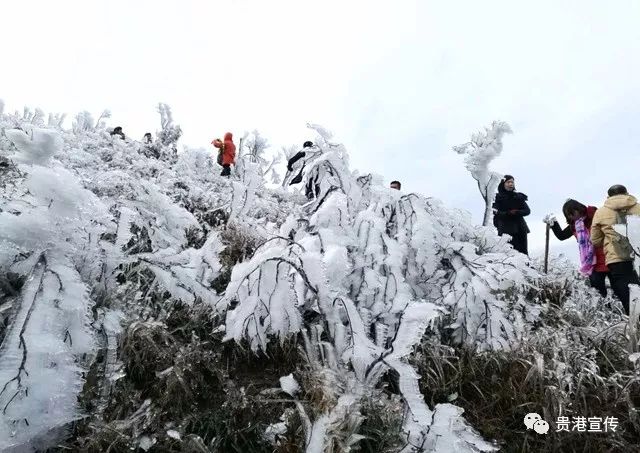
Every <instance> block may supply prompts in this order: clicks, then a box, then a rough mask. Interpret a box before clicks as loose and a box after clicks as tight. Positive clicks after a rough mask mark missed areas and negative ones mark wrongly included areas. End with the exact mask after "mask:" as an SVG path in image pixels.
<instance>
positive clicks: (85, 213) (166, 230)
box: [0, 105, 287, 449]
mask: <svg viewBox="0 0 640 453" xmlns="http://www.w3.org/2000/svg"><path fill="white" fill-rule="evenodd" d="M38 112H39V111H36V113H34V114H25V115H23V116H22V117H21V116H17V115H2V116H0V130H1V131H2V137H1V139H0V181H1V182H0V184H1V186H2V191H1V192H0V244H1V246H0V271H2V273H3V275H4V274H6V275H17V276H19V278H20V279H22V280H26V282H25V283H24V285H23V286H22V289H21V290H20V291H19V292H18V293H14V292H12V293H9V294H7V296H6V297H5V295H4V289H3V294H2V295H1V297H0V309H1V310H0V311H1V313H2V319H3V321H4V322H5V323H8V326H7V327H6V329H3V337H2V338H3V342H2V347H1V348H0V406H1V407H0V411H1V412H2V417H0V449H4V448H6V447H8V446H12V445H20V444H21V443H23V442H24V441H26V440H29V439H34V438H36V437H38V436H40V435H44V434H45V433H47V432H49V431H52V430H55V429H56V428H58V427H60V426H64V425H65V424H67V423H68V422H70V421H72V420H74V419H76V418H77V417H78V416H79V411H78V409H77V407H76V404H77V403H76V401H77V395H78V393H79V391H80V389H81V388H82V386H83V384H84V381H83V379H82V376H83V373H84V372H85V371H86V370H87V367H88V366H89V365H90V364H91V363H92V361H93V359H94V357H95V352H96V346H99V347H100V348H103V347H104V348H106V349H107V350H111V351H114V348H116V347H117V337H115V336H114V335H117V332H119V330H120V327H119V326H117V324H118V322H119V321H118V322H115V321H114V319H117V320H122V321H123V322H127V323H128V322H131V320H132V319H136V317H144V318H147V317H149V316H157V315H158V313H159V312H162V311H163V310H164V307H163V304H166V303H169V302H171V300H175V301H177V300H179V301H181V302H183V303H186V304H191V303H193V302H194V301H202V302H205V303H209V304H214V303H215V302H216V301H217V299H218V297H219V296H218V295H217V293H216V291H215V290H213V288H212V284H213V282H214V281H215V280H216V278H218V276H219V273H220V270H221V263H220V261H219V257H218V253H219V252H221V251H222V250H223V249H224V247H225V246H224V244H223V242H222V240H221V238H220V235H219V231H220V228H222V227H224V224H221V222H224V221H225V220H228V213H227V214H225V212H226V211H229V208H230V207H231V205H232V204H234V205H235V206H236V207H237V209H238V210H240V211H241V213H240V215H236V221H237V222H240V223H242V224H245V225H246V226H247V227H248V228H249V229H251V230H252V231H253V232H254V233H255V234H256V235H257V236H258V237H259V236H260V235H266V234H267V233H266V232H267V231H268V230H269V229H271V225H277V224H278V223H282V221H283V220H284V216H283V215H282V214H281V213H280V212H279V211H278V210H277V209H275V208H276V207H278V205H279V204H280V203H282V206H283V207H285V208H286V206H287V201H284V200H283V199H282V197H281V196H278V195H271V194H267V195H264V194H262V193H259V194H257V195H255V196H254V197H253V198H252V199H251V200H240V201H238V202H234V193H235V190H234V187H235V186H234V184H238V183H237V182H232V183H230V182H228V181H224V180H221V179H220V178H219V177H218V176H217V175H216V171H215V169H214V168H213V165H214V164H213V163H212V157H211V155H210V154H209V153H205V152H203V151H199V150H188V151H186V152H184V153H182V154H180V156H178V155H177V153H176V141H177V139H178V137H179V135H180V128H179V126H176V125H174V124H173V120H172V118H171V114H170V109H169V108H168V106H164V105H161V107H160V113H161V118H162V124H161V126H162V130H163V133H161V134H159V135H160V138H159V140H158V141H157V142H156V143H154V144H152V145H151V146H154V147H156V150H158V152H157V153H155V155H153V154H152V153H149V152H148V150H149V147H148V145H144V144H142V143H139V142H135V141H131V140H129V139H127V140H126V141H123V140H119V139H113V138H112V137H111V136H110V135H109V134H108V132H106V131H104V130H103V125H102V124H100V123H101V122H102V120H103V119H106V118H108V117H109V115H102V117H101V119H100V120H99V123H98V124H96V122H94V120H93V118H92V116H91V115H90V114H88V113H86V112H84V113H82V114H80V115H78V116H77V119H76V121H75V123H74V125H73V128H72V129H71V130H62V129H60V126H61V121H62V116H61V115H58V116H52V117H51V118H52V120H51V121H50V127H49V128H42V126H44V122H43V121H40V119H41V118H43V114H39V113H38ZM245 212H246V213H249V214H251V217H250V218H245V217H243V216H242V214H243V213H245ZM220 213H221V214H220ZM113 313H125V314H126V315H124V317H121V316H115V317H114V315H113ZM110 354H111V353H110ZM111 365H113V367H112V368H113V369H107V370H105V371H104V376H103V377H104V386H106V387H107V388H108V386H109V385H110V384H109V382H110V380H109V379H110V377H111V375H115V374H114V373H115V368H117V363H110V366H111ZM103 394H104V395H108V394H109V392H108V391H106V392H103Z"/></svg>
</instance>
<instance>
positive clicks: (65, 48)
mask: <svg viewBox="0 0 640 453" xmlns="http://www.w3.org/2000/svg"><path fill="white" fill-rule="evenodd" d="M639 23H640V2H639V1H634V0H627V1H625V0H616V1H615V2H604V1H602V0H595V1H568V0H566V1H562V2H559V1H535V2H533V1H527V2H524V1H491V0H483V1H445V0H441V1H426V0H416V1H411V0H395V1H384V2H383V1H375V0H367V1H361V0H357V1H349V0H342V1H334V0H323V1H318V0H316V1H305V0H295V1H279V0H270V1H267V0H229V1H223V0H216V1H208V2H205V1H194V0H192V1H187V0H183V1H140V0H136V1H135V2H134V1H121V0H111V1H108V2H107V1H87V0H84V1H70V0H60V1H55V2H53V1H50V0H48V1H44V0H43V1H28V0H22V1H20V2H3V4H2V36H3V45H2V55H1V56H0V58H1V61H2V64H1V65H0V98H3V99H4V100H5V101H6V103H7V109H8V110H10V111H13V110H16V109H20V110H21V109H22V107H23V106H25V105H26V106H30V107H40V108H42V109H43V110H45V111H47V112H49V111H60V112H67V113H68V114H69V116H70V117H72V116H73V115H75V113H77V112H78V111H81V110H89V111H91V112H92V113H93V114H94V115H95V116H96V117H97V116H98V115H99V113H100V112H101V111H102V110H103V109H105V108H108V109H110V110H111V111H112V114H113V117H112V119H111V120H110V124H111V125H112V126H115V125H122V126H123V127H124V130H125V133H128V134H129V135H131V136H133V137H134V138H138V137H141V136H142V135H143V134H144V132H146V131H155V130H156V129H157V128H158V126H159V118H158V115H157V113H156V111H155V106H156V105H157V103H158V102H159V101H162V102H166V103H168V104H170V105H171V106H172V108H173V111H174V118H175V120H176V122H177V123H178V124H180V125H181V126H182V128H183V130H184V132H185V135H184V140H183V141H184V143H185V144H186V145H189V146H194V147H207V146H209V142H210V141H211V139H212V138H213V137H215V136H219V135H221V133H223V132H224V131H226V130H231V131H233V132H235V133H236V135H240V134H241V133H242V132H243V131H245V130H252V129H254V128H257V129H258V130H260V131H261V132H262V133H263V135H265V136H266V137H267V138H268V139H269V140H270V142H271V143H272V144H273V145H278V146H279V145H290V144H298V145H299V144H301V143H302V141H304V140H306V139H308V138H311V135H310V131H308V130H307V129H306V128H305V124H306V122H315V123H319V124H322V125H324V126H325V127H327V128H328V129H330V130H332V131H334V133H335V135H336V139H337V140H340V141H342V142H343V143H345V144H346V145H347V148H348V149H349V150H350V152H351V164H352V168H358V169H359V170H360V171H361V172H369V171H372V172H375V173H378V174H381V175H383V176H384V177H385V179H386V181H387V182H388V181H390V180H392V179H400V180H401V181H402V182H403V189H405V190H406V191H417V192H421V193H423V194H426V195H432V196H436V197H438V198H441V199H443V200H444V201H445V202H446V203H447V204H448V205H450V206H456V207H461V208H465V209H468V210H470V211H471V212H472V213H473V215H474V218H475V219H477V220H478V221H480V220H481V216H482V207H483V206H482V202H481V199H480V196H479V194H478V193H477V189H476V187H475V184H474V181H473V180H472V179H471V177H470V176H469V175H468V173H467V172H466V170H465V169H464V167H463V164H462V157H461V156H458V155H456V154H455V153H453V151H451V147H452V146H453V145H456V144H459V143H463V142H466V141H468V138H469V137H470V135H471V133H472V132H474V131H475V130H478V129H481V128H482V127H483V126H485V125H488V124H490V123H491V121H492V120H494V119H501V120H505V121H507V122H509V123H510V124H511V126H512V128H513V129H514V135H513V136H509V137H507V138H506V140H505V150H504V153H503V156H502V157H501V158H500V159H499V160H498V161H497V162H496V163H495V164H494V166H493V168H494V169H495V170H496V171H498V172H501V173H510V174H513V175H515V176H516V184H517V187H518V190H521V191H523V192H525V193H527V194H528V195H529V199H530V206H531V208H532V215H531V216H530V217H529V218H528V219H527V220H528V222H529V224H530V227H531V229H532V234H531V235H530V244H531V245H532V247H531V248H532V249H533V250H534V252H535V251H540V250H541V249H542V247H543V243H544V232H543V231H544V228H543V225H542V223H541V218H542V217H543V216H544V214H546V213H547V212H550V211H554V212H556V213H559V212H560V208H561V206H562V203H563V202H564V200H565V199H566V198H567V197H573V198H576V199H578V200H579V201H582V202H585V203H589V204H595V205H600V204H601V203H602V201H603V200H604V198H605V193H606V189H607V188H608V187H609V186H610V185H612V184H614V183H623V184H626V185H627V186H628V187H629V189H630V191H631V192H632V193H636V194H639V195H640V181H638V177H637V174H638V168H639V164H640V155H639V154H638V151H639V147H640V132H639V130H638V124H639V123H640V102H639V101H640V58H639V56H640V27H639V26H638V24H639ZM69 123H70V121H68V122H67V125H69ZM576 250H577V247H576V244H575V242H574V241H567V242H565V243H564V244H563V245H560V244H559V243H558V242H557V241H556V240H555V239H552V251H554V252H560V251H564V252H568V254H570V255H572V256H575V254H576Z"/></svg>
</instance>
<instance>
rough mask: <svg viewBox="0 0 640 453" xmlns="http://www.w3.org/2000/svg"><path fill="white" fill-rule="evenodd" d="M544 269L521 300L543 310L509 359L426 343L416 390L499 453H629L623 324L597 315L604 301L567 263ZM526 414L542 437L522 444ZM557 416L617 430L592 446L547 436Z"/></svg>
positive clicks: (638, 424)
mask: <svg viewBox="0 0 640 453" xmlns="http://www.w3.org/2000/svg"><path fill="white" fill-rule="evenodd" d="M550 264H551V267H550V271H549V274H547V275H546V276H540V278H539V279H537V281H536V284H537V287H535V288H533V289H531V290H530V291H529V292H528V293H527V294H526V295H525V298H540V299H541V300H542V302H544V303H545V304H548V306H549V308H548V311H547V312H545V314H544V315H543V316H542V317H541V321H542V322H541V323H540V324H539V326H538V327H536V328H535V329H533V331H532V332H531V333H530V335H529V336H528V338H527V339H526V341H523V342H521V343H520V345H519V347H518V348H517V349H512V350H510V351H487V352H483V353H478V352H477V351H474V350H471V349H468V348H465V347H462V348H457V347H456V348H453V347H450V346H445V345H442V344H438V342H436V341H433V339H428V338H425V339H424V340H423V343H422V345H421V346H420V347H419V348H417V350H416V352H415V353H414V355H413V356H412V359H411V360H412V363H414V364H415V365H416V366H417V368H418V370H419V371H420V373H421V375H422V380H421V390H422V392H423V394H424V395H425V397H426V399H427V401H430V402H431V403H432V404H437V403H439V402H453V403H454V404H457V405H459V406H461V407H463V408H464V409H465V414H467V419H468V420H469V422H470V423H471V424H472V426H474V427H476V428H477V429H479V430H480V432H481V433H482V434H483V436H484V437H485V438H486V439H498V440H500V443H501V444H502V445H503V448H504V449H505V450H507V451H512V450H520V449H522V448H525V447H524V446H525V445H526V446H527V448H529V449H531V450H532V451H594V452H595V451H604V450H607V449H609V448H611V447H612V446H615V447H616V448H619V449H620V450H621V451H628V450H629V449H633V448H634V447H633V446H632V445H633V442H635V441H634V439H635V438H636V436H637V435H638V433H640V419H638V417H637V415H635V407H636V406H637V400H636V399H635V397H634V394H636V393H637V392H638V391H639V390H640V384H638V382H639V381H638V377H639V376H640V375H639V374H638V373H639V371H638V369H637V368H634V364H633V363H632V362H630V361H629V360H628V354H627V352H626V338H625V333H624V327H625V323H624V320H623V318H622V316H621V315H620V313H619V310H618V312H616V311H613V310H611V308H610V306H609V308H607V309H604V310H603V308H605V307H606V306H607V305H609V304H610V303H611V302H613V301H612V300H611V299H605V300H603V299H602V298H601V297H600V295H599V294H598V293H597V292H596V291H595V290H594V289H593V288H590V287H588V285H587V283H586V282H585V281H582V280H579V279H577V278H576V276H577V272H576V271H571V269H572V264H571V263H570V262H568V261H567V260H564V259H554V260H552V261H551V263H550ZM605 304H606V305H605ZM530 412H536V413H538V414H540V415H541V416H542V418H543V419H545V420H547V421H548V422H549V424H550V426H551V430H550V431H549V433H548V434H547V435H546V436H539V435H537V434H536V433H525V434H523V428H522V426H523V425H522V420H523V418H524V416H525V415H526V414H527V413H530ZM560 416H564V417H569V420H571V419H572V417H580V416H584V417H589V416H591V417H594V416H595V417H605V416H612V417H618V419H619V423H620V426H619V427H618V429H617V431H616V432H615V433H607V435H606V436H605V437H602V436H600V437H597V438H594V437H588V436H584V435H583V433H579V432H576V431H574V432H569V433H567V432H555V430H556V421H557V417H560Z"/></svg>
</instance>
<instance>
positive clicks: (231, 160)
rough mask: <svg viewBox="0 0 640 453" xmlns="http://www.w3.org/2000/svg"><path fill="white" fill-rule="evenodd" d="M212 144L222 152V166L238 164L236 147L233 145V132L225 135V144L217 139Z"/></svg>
mask: <svg viewBox="0 0 640 453" xmlns="http://www.w3.org/2000/svg"><path fill="white" fill-rule="evenodd" d="M211 144H212V145H213V146H215V147H216V148H218V149H221V150H222V165H232V164H235V163H236V145H234V143H233V135H232V134H231V132H227V133H226V134H224V142H222V141H220V140H219V139H215V140H214V141H212V142H211Z"/></svg>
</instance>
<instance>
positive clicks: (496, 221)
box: [493, 175, 531, 255]
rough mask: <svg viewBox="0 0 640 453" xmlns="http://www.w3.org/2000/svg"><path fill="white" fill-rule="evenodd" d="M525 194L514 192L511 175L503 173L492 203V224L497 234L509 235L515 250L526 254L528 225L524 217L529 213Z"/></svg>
mask: <svg viewBox="0 0 640 453" xmlns="http://www.w3.org/2000/svg"><path fill="white" fill-rule="evenodd" d="M527 199H528V198H527V196H526V195H525V194H523V193H521V192H516V185H515V180H514V178H513V176H511V175H505V176H504V178H502V181H501V182H500V184H499V185H498V193H497V194H496V199H495V201H494V203H493V214H494V215H493V225H494V226H495V227H496V228H497V229H498V235H499V236H502V235H503V234H508V235H509V236H511V240H510V241H509V243H510V244H511V245H512V246H513V248H514V249H515V250H517V251H518V252H520V253H524V254H525V255H528V254H529V253H528V250H527V234H529V227H528V226H527V222H525V220H524V218H525V217H526V216H528V215H529V214H530V213H531V210H530V209H529V206H528V205H527Z"/></svg>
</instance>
